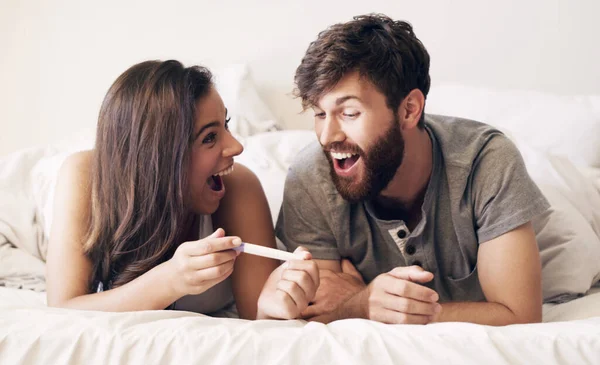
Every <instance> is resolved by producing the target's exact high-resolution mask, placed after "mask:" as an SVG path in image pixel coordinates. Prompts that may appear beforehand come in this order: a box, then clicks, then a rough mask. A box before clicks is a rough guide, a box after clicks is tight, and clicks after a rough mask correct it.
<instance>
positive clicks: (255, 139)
mask: <svg viewBox="0 0 600 365" xmlns="http://www.w3.org/2000/svg"><path fill="white" fill-rule="evenodd" d="M316 138H317V137H316V134H315V132H313V131H307V130H287V131H277V132H268V133H259V134H256V135H254V136H251V137H249V138H246V139H245V141H244V152H243V153H242V154H241V155H240V156H238V157H236V161H237V162H239V163H241V164H243V165H245V166H246V167H248V168H249V169H250V170H252V171H253V172H254V173H255V174H256V176H257V177H258V179H259V180H260V182H261V185H262V187H263V189H264V191H265V195H266V196H267V201H268V202H269V208H270V209H271V218H272V219H273V224H275V222H276V221H277V215H278V214H279V208H280V207H281V202H282V201H283V187H284V185H285V177H286V175H287V171H288V168H289V167H290V165H291V163H292V161H293V160H294V158H295V157H296V155H297V154H298V152H300V150H301V149H302V148H304V147H305V146H306V145H307V144H309V143H310V142H312V141H314V140H316Z"/></svg>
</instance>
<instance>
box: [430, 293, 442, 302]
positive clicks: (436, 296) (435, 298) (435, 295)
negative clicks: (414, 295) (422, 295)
mask: <svg viewBox="0 0 600 365" xmlns="http://www.w3.org/2000/svg"><path fill="white" fill-rule="evenodd" d="M438 299H440V298H439V296H438V295H437V294H432V295H431V300H432V301H433V302H437V301H438Z"/></svg>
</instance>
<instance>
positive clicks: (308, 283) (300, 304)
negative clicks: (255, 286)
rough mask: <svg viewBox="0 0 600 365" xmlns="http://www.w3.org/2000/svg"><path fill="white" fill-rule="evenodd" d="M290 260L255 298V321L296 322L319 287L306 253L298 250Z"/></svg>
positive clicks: (272, 275)
mask: <svg viewBox="0 0 600 365" xmlns="http://www.w3.org/2000/svg"><path fill="white" fill-rule="evenodd" d="M294 254H295V255H296V256H298V260H290V261H287V262H286V263H284V264H282V265H281V266H279V267H278V268H277V269H276V270H275V271H273V273H271V275H270V276H269V279H268V280H267V282H266V283H265V286H264V287H263V290H262V292H261V294H260V297H259V298H258V311H257V319H269V318H276V319H294V318H298V317H299V316H300V314H301V313H302V311H303V310H305V309H306V308H307V307H308V303H309V302H310V301H311V300H312V299H313V298H314V296H315V292H316V291H317V288H318V287H319V268H318V266H317V264H316V263H315V262H314V261H313V260H312V256H311V254H310V252H308V251H307V250H306V249H305V248H304V247H298V248H297V249H296V251H294Z"/></svg>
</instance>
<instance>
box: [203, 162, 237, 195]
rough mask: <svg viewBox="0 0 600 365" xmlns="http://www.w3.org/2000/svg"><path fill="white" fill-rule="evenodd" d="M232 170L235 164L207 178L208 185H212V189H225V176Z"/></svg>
mask: <svg viewBox="0 0 600 365" xmlns="http://www.w3.org/2000/svg"><path fill="white" fill-rule="evenodd" d="M232 172H233V165H231V166H229V167H228V168H226V169H224V170H221V171H219V172H217V173H216V174H214V175H212V176H211V177H209V178H208V179H206V183H207V184H208V186H209V187H210V189H211V190H212V191H221V190H223V187H224V185H223V176H226V175H229V174H231V173H232Z"/></svg>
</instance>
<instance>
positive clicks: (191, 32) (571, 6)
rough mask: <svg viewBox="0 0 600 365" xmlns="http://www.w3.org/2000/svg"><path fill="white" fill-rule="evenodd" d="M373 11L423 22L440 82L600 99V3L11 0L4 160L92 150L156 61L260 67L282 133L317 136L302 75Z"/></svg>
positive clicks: (0, 105)
mask: <svg viewBox="0 0 600 365" xmlns="http://www.w3.org/2000/svg"><path fill="white" fill-rule="evenodd" d="M367 12H383V13H386V14H388V15H390V16H392V17H393V18H397V19H405V20H408V21H410V22H411V23H412V24H413V26H414V28H415V31H416V33H417V36H419V37H420V39H421V40H422V41H423V43H424V44H425V46H426V47H427V48H428V50H429V52H430V54H431V57H432V65H431V76H432V81H433V84H434V85H435V84H439V83H445V82H459V83H465V84H471V85H480V86H488V87H494V88H519V89H536V90H545V91H549V92H554V93H561V94H582V93H600V69H599V67H598V65H600V47H598V35H600V25H599V24H600V23H598V22H595V20H596V19H595V18H596V17H597V15H598V14H600V1H597V0H522V1H521V0H504V1H481V0H461V1H446V0H435V1H434V0H429V1H416V0H413V1H403V0H394V1H384V0H368V1H364V0H345V1H326V0H305V1H298V2H294V3H289V2H285V1H258V0H254V1H239V2H237V1H235V2H234V1H227V0H220V1H192V0H190V1H186V0H182V1H156V0H146V1H114V0H109V1H101V2H89V1H79V0H51V1H47V0H0V125H1V127H2V128H1V130H0V156H1V155H5V154H6V153H8V152H11V151H14V150H16V149H19V148H23V147H29V146H35V145H44V144H49V143H77V142H76V141H77V140H78V139H79V138H84V139H85V140H87V141H89V140H90V138H92V137H93V133H94V128H95V123H96V116H97V113H98V109H99V105H100V103H101V101H102V98H103V96H104V93H105V92H106V90H107V89H108V87H109V85H110V84H111V83H112V81H113V80H114V79H115V78H116V77H117V76H118V75H119V74H120V73H121V72H122V71H124V70H125V69H126V68H128V67H129V66H131V65H132V64H133V63H135V62H138V61H141V60H145V59H156V58H159V59H166V58H175V59H180V60H182V61H184V62H185V63H187V64H195V63H202V64H205V65H207V66H209V67H214V66H216V65H224V64H229V63H239V62H245V63H248V64H249V65H250V68H251V70H252V72H253V76H254V79H255V80H256V82H257V84H258V85H259V91H260V93H261V94H262V96H263V97H264V98H265V99H266V100H267V102H268V103H269V104H270V106H271V108H272V109H273V111H274V113H275V115H276V116H277V117H278V118H279V119H280V120H281V121H282V123H284V124H285V125H286V126H288V127H301V128H310V127H311V122H310V116H308V115H299V114H298V113H297V112H299V111H300V106H299V102H298V101H297V100H294V99H292V98H291V97H290V95H289V93H290V91H291V90H292V87H293V84H292V81H293V74H294V70H295V68H296V66H297V65H298V63H299V61H300V59H301V57H302V55H303V53H304V51H305V49H306V47H307V46H308V43H309V42H310V41H311V40H313V39H314V38H315V37H316V35H317V33H318V32H319V31H320V30H322V29H324V28H325V27H326V26H327V25H330V24H332V23H335V22H339V21H346V20H349V19H350V18H351V16H352V15H357V14H361V13H367Z"/></svg>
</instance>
